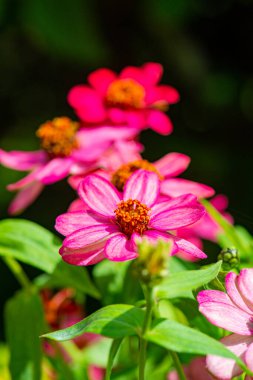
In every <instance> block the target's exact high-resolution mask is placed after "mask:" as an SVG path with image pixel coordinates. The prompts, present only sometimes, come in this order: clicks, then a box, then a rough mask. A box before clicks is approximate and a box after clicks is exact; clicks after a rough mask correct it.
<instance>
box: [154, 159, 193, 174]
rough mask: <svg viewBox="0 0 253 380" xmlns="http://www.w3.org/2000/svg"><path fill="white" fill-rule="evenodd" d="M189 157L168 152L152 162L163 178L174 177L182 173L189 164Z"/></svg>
mask: <svg viewBox="0 0 253 380" xmlns="http://www.w3.org/2000/svg"><path fill="white" fill-rule="evenodd" d="M190 162H191V159H190V157H189V156H186V155H185V154H181V153H169V154H166V155H165V156H164V157H162V158H161V159H160V160H158V161H156V162H154V165H155V167H156V169H157V170H158V171H159V173H160V174H162V175H163V176H164V177H165V178H167V177H174V176H177V175H179V174H181V173H183V172H184V171H185V170H186V169H187V168H188V166H189V164H190Z"/></svg>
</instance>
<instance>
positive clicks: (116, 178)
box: [111, 160, 163, 191]
mask: <svg viewBox="0 0 253 380" xmlns="http://www.w3.org/2000/svg"><path fill="white" fill-rule="evenodd" d="M138 169H144V170H147V171H149V172H154V173H156V174H157V175H158V177H159V178H160V179H161V180H162V179H163V176H162V175H161V174H160V173H159V171H158V170H157V169H156V167H155V166H154V165H153V164H151V163H150V162H149V161H147V160H136V161H133V162H129V163H128V164H123V165H121V166H120V167H119V169H118V170H116V172H114V173H113V175H112V179H111V181H112V183H113V184H114V186H115V187H117V189H118V190H119V191H122V190H123V189H124V186H125V183H126V181H127V180H128V178H129V177H130V176H131V175H132V174H133V173H134V172H135V171H136V170H138Z"/></svg>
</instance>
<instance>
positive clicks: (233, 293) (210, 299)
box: [197, 269, 253, 380]
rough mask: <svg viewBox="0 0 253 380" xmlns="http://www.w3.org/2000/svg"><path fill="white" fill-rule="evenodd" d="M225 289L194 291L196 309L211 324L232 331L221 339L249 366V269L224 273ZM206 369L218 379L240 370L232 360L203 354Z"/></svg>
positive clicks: (252, 277)
mask: <svg viewBox="0 0 253 380" xmlns="http://www.w3.org/2000/svg"><path fill="white" fill-rule="evenodd" d="M225 285H226V290H227V293H223V292H221V291H218V290H204V291H202V292H200V293H199V294H198V297H197V299H198V302H199V310H200V312H201V313H202V314H204V316H205V317H206V318H207V319H208V320H209V322H211V323H212V324H214V325H216V326H218V327H221V328H223V329H225V330H228V331H232V332H233V334H232V335H229V336H226V337H224V338H222V339H221V342H222V343H223V344H224V345H225V346H226V347H227V348H228V349H229V350H231V351H232V352H233V353H234V354H235V355H237V356H239V357H240V358H241V359H242V360H243V361H244V362H245V363H246V365H247V366H248V367H249V368H250V369H251V370H253V298H252V297H253V269H242V270H241V271H240V274H239V275H236V274H235V273H234V272H230V273H228V274H227V276H226V281H225ZM207 367H208V370H209V371H210V372H211V373H212V374H213V375H214V376H216V377H218V378H219V379H222V380H229V379H231V378H233V377H234V376H239V375H240V374H241V373H242V370H241V369H240V368H239V366H238V365H237V364H236V363H235V361H234V360H231V359H226V358H222V357H218V356H212V355H208V356H207Z"/></svg>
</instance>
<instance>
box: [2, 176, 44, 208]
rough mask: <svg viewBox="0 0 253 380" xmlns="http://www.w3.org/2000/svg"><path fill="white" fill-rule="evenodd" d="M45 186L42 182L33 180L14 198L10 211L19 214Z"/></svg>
mask: <svg viewBox="0 0 253 380" xmlns="http://www.w3.org/2000/svg"><path fill="white" fill-rule="evenodd" d="M43 188H44V186H43V185H42V184H41V183H40V182H32V183H30V184H29V185H27V186H25V187H24V188H23V189H22V190H20V191H19V192H18V194H17V195H16V197H15V198H14V199H13V200H12V202H11V204H10V206H9V209H8V212H9V214H11V215H17V214H19V213H21V212H22V211H23V210H25V209H26V208H27V207H28V206H30V204H31V203H33V202H34V201H35V199H36V198H37V197H38V196H39V194H40V193H41V191H42V190H43Z"/></svg>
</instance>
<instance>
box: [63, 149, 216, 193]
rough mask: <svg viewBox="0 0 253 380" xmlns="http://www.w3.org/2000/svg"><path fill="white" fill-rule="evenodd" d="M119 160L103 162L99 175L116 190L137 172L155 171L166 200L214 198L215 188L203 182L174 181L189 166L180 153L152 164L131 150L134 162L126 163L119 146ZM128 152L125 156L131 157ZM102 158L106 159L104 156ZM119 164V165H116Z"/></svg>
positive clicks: (166, 156) (74, 184) (75, 182)
mask: <svg viewBox="0 0 253 380" xmlns="http://www.w3.org/2000/svg"><path fill="white" fill-rule="evenodd" d="M121 152H125V153H124V156H123V153H121V156H122V157H121V158H120V160H119V159H118V160H117V161H116V159H114V157H111V160H110V163H109V162H108V160H107V162H106V161H105V162H104V165H103V164H102V165H101V168H102V169H103V168H104V169H105V171H104V172H103V171H102V170H101V171H100V172H99V175H102V176H103V177H105V178H107V179H108V180H110V181H111V182H112V183H113V184H114V185H115V186H116V187H117V189H118V190H120V191H122V190H123V188H124V185H125V183H126V181H127V180H128V178H129V177H130V176H131V175H132V174H133V173H134V172H135V171H136V170H139V169H143V170H147V171H150V172H155V173H156V174H157V175H158V177H159V179H160V181H161V184H160V193H161V195H166V196H167V197H177V196H179V195H183V194H193V195H196V197H198V198H209V197H211V196H212V195H214V189H213V188H211V187H210V186H207V185H204V184H202V183H198V182H194V181H190V180H187V179H184V178H176V177H177V176H178V175H180V174H181V173H183V172H184V171H185V170H186V169H187V167H188V166H189V164H190V161H191V159H190V157H189V156H187V155H185V154H182V153H176V152H172V153H168V154H166V155H165V156H164V157H162V158H160V159H159V160H157V161H155V162H152V163H151V162H149V161H147V160H144V159H143V158H142V157H141V155H140V154H139V152H140V149H139V150H138V149H136V147H133V148H132V151H130V154H131V156H132V157H135V158H134V160H127V156H126V153H127V152H126V149H125V148H124V147H123V146H122V149H121ZM130 154H129V153H128V157H129V155H130ZM103 159H106V157H105V156H104V157H103ZM119 163H120V164H119ZM81 179H82V178H81V176H80V177H76V178H75V177H71V178H70V183H71V185H72V187H74V188H75V189H76V188H77V186H78V184H79V182H80V180H81Z"/></svg>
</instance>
